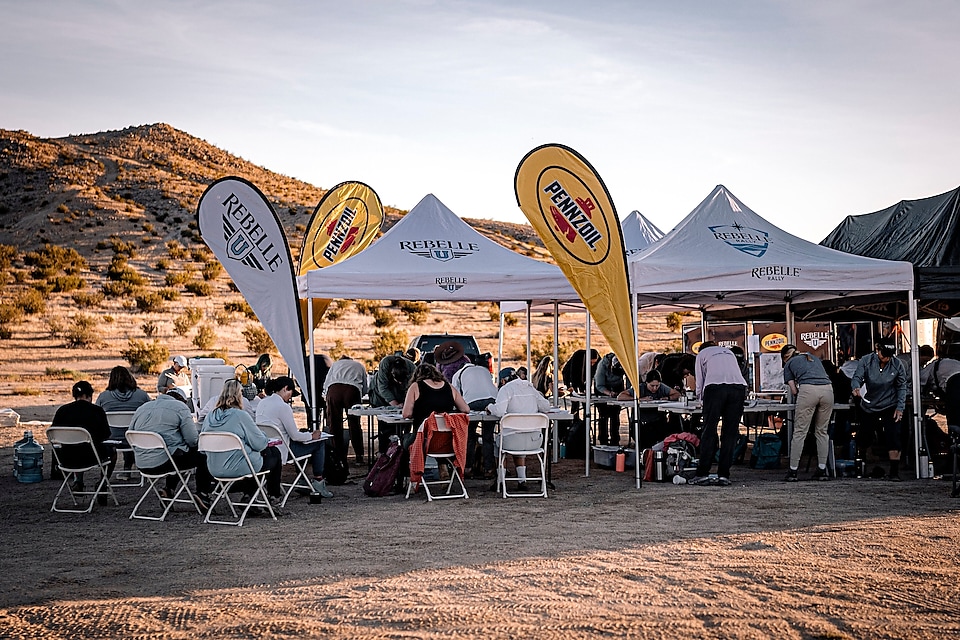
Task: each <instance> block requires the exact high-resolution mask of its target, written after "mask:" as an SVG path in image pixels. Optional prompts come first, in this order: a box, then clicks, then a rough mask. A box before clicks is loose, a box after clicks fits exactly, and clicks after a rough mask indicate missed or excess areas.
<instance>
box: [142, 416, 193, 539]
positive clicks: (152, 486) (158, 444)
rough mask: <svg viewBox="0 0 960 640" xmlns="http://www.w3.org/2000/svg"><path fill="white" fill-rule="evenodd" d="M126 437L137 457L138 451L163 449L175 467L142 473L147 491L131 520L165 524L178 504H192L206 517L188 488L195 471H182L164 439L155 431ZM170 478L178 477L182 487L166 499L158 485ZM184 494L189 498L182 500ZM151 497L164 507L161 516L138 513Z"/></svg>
mask: <svg viewBox="0 0 960 640" xmlns="http://www.w3.org/2000/svg"><path fill="white" fill-rule="evenodd" d="M126 436H127V442H129V443H130V445H131V446H132V447H135V449H134V454H135V455H136V450H137V449H162V450H163V452H164V454H165V455H166V456H167V460H168V461H169V462H170V464H171V465H172V466H173V469H172V470H171V471H165V472H162V473H147V472H146V471H141V472H140V477H141V478H142V479H143V480H146V484H147V489H146V491H144V492H143V495H142V496H140V500H138V501H137V504H136V505H135V506H134V507H133V511H132V512H131V513H130V519H131V520H133V519H137V520H155V521H158V522H163V520H165V519H166V517H167V514H168V513H169V512H170V509H172V508H173V505H174V504H177V503H180V504H190V505H192V506H193V508H194V509H196V510H197V513H199V514H200V515H204V513H203V510H202V509H200V505H199V504H198V503H197V498H196V496H195V495H194V493H193V492H192V491H190V487H189V486H188V483H189V482H190V477H191V476H192V475H193V473H194V471H195V470H194V469H184V470H181V469H180V468H179V467H178V466H177V463H176V461H175V460H174V459H173V455H172V454H171V453H170V449H168V448H167V443H166V442H164V440H163V437H162V436H161V435H160V434H159V433H154V432H153V431H135V430H133V429H129V430H127V433H126ZM137 466H138V467H139V466H140V463H139V461H138V462H137ZM158 466H159V465H158ZM170 476H177V479H178V480H179V481H180V486H179V487H178V488H177V492H176V493H175V494H173V496H170V497H164V495H163V494H162V493H160V488H159V487H158V484H159V483H160V481H161V480H164V479H166V478H169V477H170ZM184 493H186V494H187V496H186V497H185V498H181V497H180V496H182V495H183V494H184ZM151 495H153V496H156V498H157V500H158V501H159V503H160V506H161V507H163V513H162V514H160V515H159V516H146V515H141V514H138V513H137V511H138V510H139V509H140V505H142V504H143V502H144V501H145V500H146V499H147V498H148V497H150V496H151Z"/></svg>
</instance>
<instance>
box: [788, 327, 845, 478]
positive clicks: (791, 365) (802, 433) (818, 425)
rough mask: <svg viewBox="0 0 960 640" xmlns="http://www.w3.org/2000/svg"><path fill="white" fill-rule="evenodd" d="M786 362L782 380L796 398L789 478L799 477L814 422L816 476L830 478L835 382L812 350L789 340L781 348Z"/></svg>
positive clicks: (814, 474) (814, 476)
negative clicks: (804, 350) (801, 462)
mask: <svg viewBox="0 0 960 640" xmlns="http://www.w3.org/2000/svg"><path fill="white" fill-rule="evenodd" d="M780 360H781V361H782V362H783V381H784V383H786V385H787V386H788V387H790V393H792V394H793V395H794V397H795V398H796V401H795V402H796V407H795V409H794V421H793V424H794V428H793V440H792V441H791V442H790V469H789V470H788V471H787V478H786V480H787V482H796V481H797V471H798V470H799V468H800V454H801V453H803V444H804V442H806V440H807V433H808V432H809V431H810V427H811V425H812V426H813V431H814V434H815V435H816V439H817V470H816V471H815V472H814V473H813V479H814V480H829V479H830V475H829V474H828V473H827V454H828V453H829V449H830V434H829V433H828V432H827V427H829V426H830V416H831V415H832V414H833V384H832V382H831V380H830V376H829V375H827V371H826V369H824V368H823V363H822V362H820V359H819V358H817V357H816V356H814V355H812V354H810V353H799V352H798V351H797V347H796V346H794V345H792V344H788V345H785V346H784V347H783V348H782V349H780Z"/></svg>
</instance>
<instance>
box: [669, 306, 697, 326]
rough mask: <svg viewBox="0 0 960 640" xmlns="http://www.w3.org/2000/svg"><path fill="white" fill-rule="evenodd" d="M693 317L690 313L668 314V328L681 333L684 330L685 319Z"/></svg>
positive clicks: (675, 312)
mask: <svg viewBox="0 0 960 640" xmlns="http://www.w3.org/2000/svg"><path fill="white" fill-rule="evenodd" d="M690 315H693V314H692V313H690V312H689V311H674V312H673V313H668V314H667V328H668V329H670V331H680V329H681V328H683V319H684V318H686V317H688V316H690Z"/></svg>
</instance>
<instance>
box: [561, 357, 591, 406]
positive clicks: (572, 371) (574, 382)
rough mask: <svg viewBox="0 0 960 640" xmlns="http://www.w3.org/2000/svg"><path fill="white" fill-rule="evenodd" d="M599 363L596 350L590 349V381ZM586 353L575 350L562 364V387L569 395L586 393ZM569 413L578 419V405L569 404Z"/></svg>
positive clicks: (576, 403) (574, 403) (575, 403)
mask: <svg viewBox="0 0 960 640" xmlns="http://www.w3.org/2000/svg"><path fill="white" fill-rule="evenodd" d="M598 362H600V352H599V351H597V350H596V349H590V362H589V367H590V376H591V380H592V379H593V378H594V377H596V374H597V363H598ZM587 366H588V365H587V351H586V349H577V350H576V351H574V352H573V355H571V356H570V358H568V359H567V361H566V362H564V363H563V367H562V368H561V370H560V375H561V379H562V380H563V385H564V386H565V387H566V388H567V390H568V391H569V392H570V393H576V394H580V395H584V394H586V392H587ZM570 413H572V414H573V415H574V417H575V418H579V417H580V403H579V402H576V401H574V402H571V403H570Z"/></svg>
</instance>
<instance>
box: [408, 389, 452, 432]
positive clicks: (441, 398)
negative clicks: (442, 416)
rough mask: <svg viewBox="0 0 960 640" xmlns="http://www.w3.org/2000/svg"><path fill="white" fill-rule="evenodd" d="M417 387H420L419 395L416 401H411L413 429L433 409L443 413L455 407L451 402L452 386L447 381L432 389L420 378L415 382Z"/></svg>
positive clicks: (418, 426)
mask: <svg viewBox="0 0 960 640" xmlns="http://www.w3.org/2000/svg"><path fill="white" fill-rule="evenodd" d="M417 387H418V388H419V389H420V395H419V396H418V397H417V400H416V402H414V403H413V416H412V419H413V429H414V431H416V430H417V429H419V428H420V424H421V423H422V422H423V421H424V420H426V419H427V417H428V416H429V415H430V414H431V413H433V412H434V411H436V412H437V413H444V412H450V411H453V410H454V408H455V405H454V404H453V387H451V386H450V383H449V382H444V383H443V386H442V387H440V388H439V389H434V388H433V387H431V386H430V385H428V384H427V383H426V382H424V381H423V380H420V381H419V382H417Z"/></svg>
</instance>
